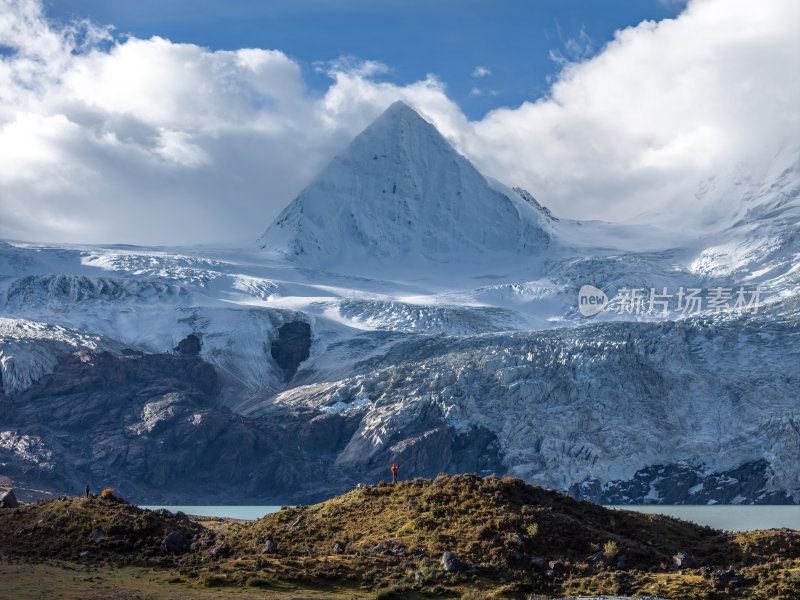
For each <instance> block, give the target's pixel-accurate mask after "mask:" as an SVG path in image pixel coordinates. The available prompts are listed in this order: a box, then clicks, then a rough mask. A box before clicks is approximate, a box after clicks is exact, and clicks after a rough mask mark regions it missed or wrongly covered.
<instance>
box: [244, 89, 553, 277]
mask: <svg viewBox="0 0 800 600" xmlns="http://www.w3.org/2000/svg"><path fill="white" fill-rule="evenodd" d="M543 219H546V215H543V213H542V212H541V211H540V210H537V209H536V208H535V207H534V206H532V205H531V204H530V203H528V202H526V201H525V200H524V199H523V198H521V197H520V195H519V194H517V193H515V192H514V191H512V190H510V189H507V188H504V186H501V185H498V184H495V183H494V182H489V181H488V180H487V179H486V178H485V177H484V176H483V175H481V174H480V173H479V172H478V171H477V170H476V169H475V167H473V166H472V164H471V163H470V162H469V161H468V160H467V159H466V158H465V157H463V156H462V155H460V154H459V153H458V152H456V150H454V149H453V147H452V146H451V145H450V144H449V143H448V142H447V140H445V138H444V137H443V136H442V135H441V134H440V133H439V132H438V131H437V129H436V128H435V127H434V126H433V125H431V124H430V123H429V122H428V121H426V120H425V119H423V118H422V117H421V116H420V115H419V114H418V113H417V112H416V111H414V110H413V109H412V108H411V107H409V106H408V105H406V104H404V103H402V102H395V103H394V104H392V105H391V106H390V107H389V108H388V109H387V110H386V111H385V112H384V113H383V114H382V115H381V116H380V117H378V118H377V119H376V120H375V121H374V122H373V123H372V124H371V125H370V126H369V127H367V128H366V129H365V130H364V131H363V132H362V133H361V134H360V135H358V136H357V137H356V138H355V139H354V140H353V141H352V142H351V144H350V145H349V146H348V147H347V148H346V149H345V150H344V151H343V152H342V153H341V154H340V155H338V156H337V157H336V158H334V159H333V161H332V162H331V163H330V164H329V165H328V166H327V167H326V168H325V169H324V170H323V171H322V173H320V175H319V176H318V177H317V178H316V180H314V181H313V182H312V183H311V184H310V185H309V186H308V187H307V188H306V189H305V190H304V191H303V192H302V193H301V194H300V195H299V196H298V197H297V198H296V199H295V200H294V201H293V202H292V203H291V204H289V206H287V207H286V209H284V211H283V212H282V213H281V214H280V215H279V217H278V218H277V219H276V220H275V222H274V223H273V224H272V225H271V226H270V227H269V229H268V230H267V231H266V233H265V234H264V235H263V236H262V238H261V240H260V243H261V246H262V247H264V248H267V249H270V250H274V251H277V252H278V253H280V254H283V255H285V256H289V257H293V258H296V259H297V260H299V261H301V262H303V263H307V264H313V265H315V266H330V265H333V264H336V265H337V266H338V267H341V266H342V265H343V264H346V263H349V262H353V263H356V264H358V263H361V262H362V261H364V260H376V259H377V260H378V261H385V260H387V259H389V260H392V259H403V260H405V261H412V262H415V261H416V260H418V259H421V260H423V261H425V262H433V263H452V262H461V261H470V262H474V261H476V260H477V261H479V262H483V261H485V260H486V259H487V258H489V257H491V256H496V255H524V256H531V255H536V254H537V253H539V252H540V251H541V250H542V249H543V248H545V247H546V246H547V244H548V242H549V236H548V234H547V233H546V231H545V230H544V229H543V228H542V220H543Z"/></svg>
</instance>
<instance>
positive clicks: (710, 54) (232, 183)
mask: <svg viewBox="0 0 800 600" xmlns="http://www.w3.org/2000/svg"><path fill="white" fill-rule="evenodd" d="M108 27H113V32H112V33H109V29H108ZM155 36H158V37H155ZM368 61H374V62H368ZM478 67H481V68H483V69H485V71H486V72H485V74H484V75H483V76H476V75H478V74H479V73H476V69H477V68H478ZM798 72H800V2H796V1H794V0H759V2H753V1H752V0H689V2H688V4H686V3H683V2H675V1H671V0H608V1H605V0H582V1H577V0H575V1H570V0H559V1H555V0H544V1H537V2H534V1H525V2H523V1H517V2H510V1H507V0H506V1H504V0H499V1H497V2H491V3H490V2H486V1H484V2H477V1H475V0H441V1H438V2H434V1H429V2H421V1H418V0H407V1H404V2H400V1H398V0H372V1H370V2H365V1H362V0H359V1H355V0H351V1H346V0H345V1H343V2H334V1H333V0H326V1H324V2H323V1H322V0H317V1H312V2H300V1H294V2H267V1H264V2H246V1H244V0H229V1H227V2H210V1H209V0H191V1H190V0H159V1H154V0H139V1H137V2H133V1H124V2H123V1H121V0H113V1H112V0H0V214H2V216H3V218H2V219H0V238H9V239H19V240H32V241H38V240H46V241H54V242H55V241H70V242H98V243H106V242H115V243H133V244H164V245H171V244H182V243H213V242H233V243H243V244H252V243H254V240H256V239H257V238H258V237H259V236H260V235H261V233H262V232H263V231H264V230H265V229H266V228H267V227H268V226H269V224H270V223H271V222H272V220H273V219H274V218H275V217H276V216H277V215H278V214H279V213H280V211H281V210H282V209H283V208H284V207H285V206H286V205H287V204H288V203H289V202H291V201H292V199H294V198H295V197H296V195H297V194H298V193H300V192H301V191H302V189H303V188H305V187H306V186H307V185H308V184H309V183H310V182H311V181H312V180H313V178H314V177H315V176H316V174H318V173H319V172H320V171H321V170H322V169H323V168H324V166H325V165H326V164H327V163H328V162H329V161H330V160H331V158H332V157H333V156H335V155H336V154H337V153H338V152H340V151H341V150H342V149H343V148H344V147H345V146H346V144H347V143H349V141H350V140H352V139H353V137H354V136H356V135H357V134H358V133H359V132H360V131H361V130H363V129H364V127H366V126H367V125H369V123H370V122H371V121H372V120H373V119H375V118H376V117H377V116H378V115H379V114H380V113H381V112H382V111H383V110H385V109H386V107H387V106H389V105H390V104H392V103H393V102H395V101H397V100H403V101H405V102H406V103H407V104H409V105H410V106H412V107H413V108H415V109H416V110H417V111H419V112H420V114H421V115H422V116H423V117H424V118H425V119H427V120H428V121H430V122H431V123H433V124H434V125H435V126H436V127H437V128H438V129H439V131H440V132H441V133H442V134H443V135H444V136H445V137H446V139H447V140H448V141H449V142H450V143H451V144H452V145H453V146H454V147H455V148H456V150H457V151H459V152H460V153H462V154H463V155H464V156H466V157H467V158H468V159H469V160H470V161H472V162H473V164H474V165H475V166H476V168H478V170H479V171H481V172H482V173H484V174H485V175H487V176H489V177H493V178H495V179H497V180H499V181H501V182H503V183H505V184H507V185H509V186H520V187H523V188H525V189H527V190H528V191H529V192H530V193H531V194H532V195H533V196H534V197H535V198H536V199H537V200H538V201H539V202H541V203H542V204H544V205H545V206H547V207H548V208H550V209H551V210H552V211H553V213H554V214H555V215H556V216H558V217H561V218H573V219H580V220H590V219H601V220H606V221H617V222H621V221H630V220H632V219H637V220H638V221H639V222H647V223H651V224H656V225H659V226H663V227H667V228H677V229H685V227H686V226H687V224H691V225H692V227H694V228H695V229H696V230H698V231H706V230H707V227H716V226H717V224H718V223H719V222H721V220H724V219H729V218H731V216H732V215H735V214H736V212H737V210H738V209H736V208H735V206H737V205H738V206H740V208H741V207H742V206H744V204H743V200H742V198H745V197H747V195H748V194H755V193H756V192H757V190H758V189H759V188H758V186H760V185H761V184H762V183H761V182H766V184H768V183H769V178H770V177H773V175H771V173H773V171H775V170H776V169H777V172H780V169H779V168H778V167H779V166H780V165H782V164H784V162H786V161H789V162H790V161H791V160H794V158H793V157H795V156H797V155H800V150H798V143H800V142H798V140H800V112H799V111H800V109H798V107H800V78H798V77H797V73H798ZM776 157H779V160H778V158H776ZM776 161H777V162H776ZM781 161H783V162H781ZM776 165H777V166H776ZM745 184H746V185H745ZM747 186H750V187H747ZM700 198H702V201H701V200H699V199H700ZM732 206H733V207H734V208H732Z"/></svg>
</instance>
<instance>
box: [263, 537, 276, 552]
mask: <svg viewBox="0 0 800 600" xmlns="http://www.w3.org/2000/svg"><path fill="white" fill-rule="evenodd" d="M277 551H278V544H276V543H275V540H271V539H270V540H267V543H266V544H264V549H263V550H262V551H261V552H262V553H263V554H275V553H276V552H277Z"/></svg>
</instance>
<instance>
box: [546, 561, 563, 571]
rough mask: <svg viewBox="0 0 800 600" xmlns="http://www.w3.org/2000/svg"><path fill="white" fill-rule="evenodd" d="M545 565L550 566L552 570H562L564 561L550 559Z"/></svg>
mask: <svg viewBox="0 0 800 600" xmlns="http://www.w3.org/2000/svg"><path fill="white" fill-rule="evenodd" d="M547 566H548V567H550V570H552V571H563V570H564V563H563V562H561V561H560V560H551V561H550V562H549V563H547Z"/></svg>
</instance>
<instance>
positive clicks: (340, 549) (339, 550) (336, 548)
mask: <svg viewBox="0 0 800 600" xmlns="http://www.w3.org/2000/svg"><path fill="white" fill-rule="evenodd" d="M333 553H334V554H344V544H343V543H342V542H336V543H335V544H334V545H333Z"/></svg>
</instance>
